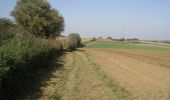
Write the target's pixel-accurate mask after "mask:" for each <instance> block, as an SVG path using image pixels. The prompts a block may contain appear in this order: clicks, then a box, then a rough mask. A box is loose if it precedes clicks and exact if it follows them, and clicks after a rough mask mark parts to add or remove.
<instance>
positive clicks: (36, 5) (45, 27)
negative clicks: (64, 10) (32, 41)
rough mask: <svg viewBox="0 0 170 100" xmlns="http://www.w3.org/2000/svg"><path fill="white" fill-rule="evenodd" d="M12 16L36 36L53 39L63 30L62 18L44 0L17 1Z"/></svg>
mask: <svg viewBox="0 0 170 100" xmlns="http://www.w3.org/2000/svg"><path fill="white" fill-rule="evenodd" d="M12 16H14V18H15V20H16V22H17V24H19V25H20V26H22V27H23V28H24V29H25V30H26V31H27V32H28V33H31V34H34V35H36V36H40V37H46V38H49V37H52V38H55V36H59V35H60V33H61V32H62V31H63V30H64V18H63V17H62V16H61V15H60V14H59V12H58V11H57V10H55V9H52V8H51V6H50V4H49V3H48V2H47V1H46V0H18V1H17V5H16V7H15V9H14V10H13V11H12Z"/></svg>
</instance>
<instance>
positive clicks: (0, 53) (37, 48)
mask: <svg viewBox="0 0 170 100" xmlns="http://www.w3.org/2000/svg"><path fill="white" fill-rule="evenodd" d="M53 51H54V48H53V46H51V45H50V44H49V43H48V41H47V40H43V39H39V38H35V37H32V36H22V35H19V36H16V37H14V38H13V39H11V40H10V41H9V42H8V43H6V44H4V45H3V46H2V47H1V48H0V81H1V82H0V84H1V85H2V86H0V88H1V91H0V99H2V100H4V98H13V97H12V96H14V93H16V91H17V93H18V94H22V93H23V91H25V90H24V89H23V87H24V88H26V87H27V85H26V83H27V81H26V80H31V79H32V78H31V76H32V72H33V71H35V70H39V69H40V68H42V67H43V66H44V64H45V63H44V62H46V60H47V57H48V56H49V55H50V54H51V53H52V52H53ZM42 63H43V64H42ZM25 82H26V83H25ZM15 87H16V88H15Z"/></svg>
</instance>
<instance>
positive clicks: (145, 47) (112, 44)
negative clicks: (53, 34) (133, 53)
mask: <svg viewBox="0 0 170 100" xmlns="http://www.w3.org/2000/svg"><path fill="white" fill-rule="evenodd" d="M86 48H122V49H142V50H159V51H170V48H165V47H158V46H157V47H156V46H151V45H137V44H133V43H115V42H92V43H89V44H88V45H87V46H86Z"/></svg>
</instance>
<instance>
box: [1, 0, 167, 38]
mask: <svg viewBox="0 0 170 100" xmlns="http://www.w3.org/2000/svg"><path fill="white" fill-rule="evenodd" d="M16 1H17V0H1V1H0V17H7V18H12V17H11V16H10V12H11V10H12V9H13V8H14V7H15V4H16ZM48 1H49V3H50V4H51V6H52V8H55V9H57V10H59V12H60V14H61V15H62V16H63V17H64V19H65V31H64V32H63V33H62V34H63V35H68V34H69V33H72V32H76V33H79V34H80V35H81V37H108V36H110V37H113V38H122V37H124V38H139V39H145V40H170V0H48Z"/></svg>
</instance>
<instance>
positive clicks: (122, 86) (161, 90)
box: [31, 42, 170, 100]
mask: <svg viewBox="0 0 170 100" xmlns="http://www.w3.org/2000/svg"><path fill="white" fill-rule="evenodd" d="M169 50H170V49H169V48H163V47H162V48H159V47H152V46H138V45H135V44H122V43H113V42H91V43H89V44H87V46H86V47H84V48H79V49H77V50H76V51H74V52H67V53H66V54H65V55H64V56H63V57H62V60H61V61H60V64H61V65H63V67H62V68H61V69H60V70H56V71H55V72H53V74H52V77H51V79H50V80H49V81H47V82H46V83H45V84H48V85H46V86H43V87H42V96H40V97H39V98H38V99H40V100H46V99H49V98H50V99H55V100H169V99H170V51H169ZM35 97H36V96H35ZM31 99H35V98H31Z"/></svg>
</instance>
